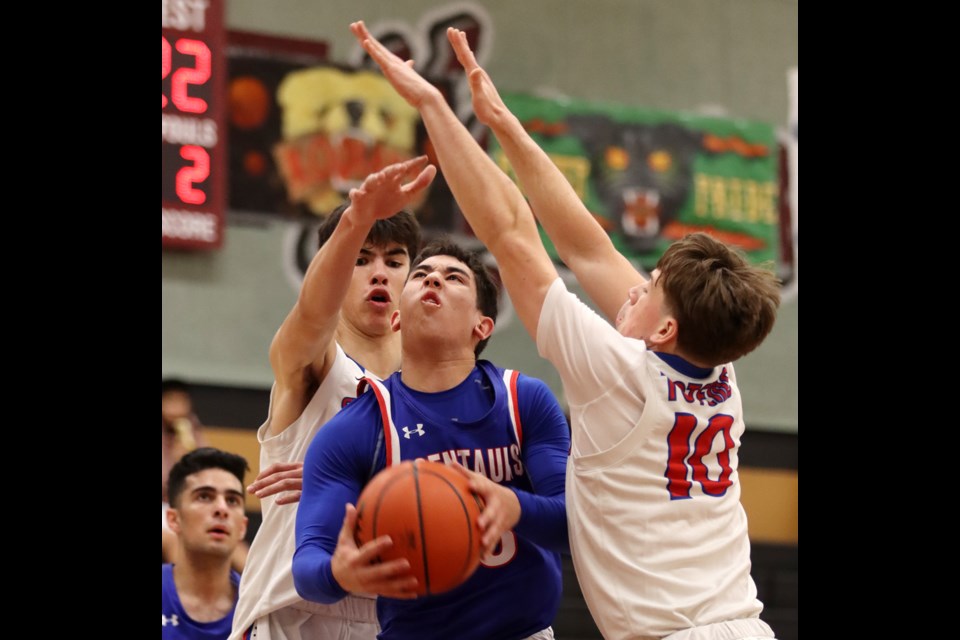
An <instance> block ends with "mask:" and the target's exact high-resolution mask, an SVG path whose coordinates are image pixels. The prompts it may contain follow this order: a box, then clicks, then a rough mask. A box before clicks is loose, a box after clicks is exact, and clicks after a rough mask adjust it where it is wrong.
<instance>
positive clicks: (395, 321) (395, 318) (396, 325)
mask: <svg viewBox="0 0 960 640" xmlns="http://www.w3.org/2000/svg"><path fill="white" fill-rule="evenodd" d="M390 328H391V329H393V330H394V331H395V332H396V331H400V311H399V310H397V311H394V312H393V315H392V316H390Z"/></svg>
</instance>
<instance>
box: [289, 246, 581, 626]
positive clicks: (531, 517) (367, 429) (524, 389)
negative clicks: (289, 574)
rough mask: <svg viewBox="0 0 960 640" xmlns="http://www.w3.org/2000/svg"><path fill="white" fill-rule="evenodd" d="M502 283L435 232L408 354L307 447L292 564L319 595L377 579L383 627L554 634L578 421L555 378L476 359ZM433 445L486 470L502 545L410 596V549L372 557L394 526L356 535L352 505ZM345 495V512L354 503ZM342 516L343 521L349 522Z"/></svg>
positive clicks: (491, 525) (406, 332)
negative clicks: (457, 577)
mask: <svg viewBox="0 0 960 640" xmlns="http://www.w3.org/2000/svg"><path fill="white" fill-rule="evenodd" d="M496 316H497V292H496V286H495V285H494V284H493V282H492V280H491V278H490V274H489V273H488V272H487V270H486V268H485V267H484V266H483V265H482V264H481V263H480V262H479V260H478V258H477V256H476V255H474V254H470V253H467V252H465V251H463V250H462V249H461V248H460V247H458V246H457V245H454V244H451V243H446V244H444V243H434V244H431V245H429V246H427V247H426V248H425V249H424V250H423V251H422V252H421V253H420V255H419V256H418V257H417V259H416V260H415V263H414V267H413V269H412V270H411V271H410V277H409V279H408V281H407V284H406V286H405V287H404V289H403V293H402V294H401V298H400V311H399V312H398V313H395V314H394V319H393V328H394V329H395V330H398V331H399V330H400V328H401V325H402V327H403V331H402V333H401V349H402V361H403V368H402V369H401V371H400V372H398V373H395V374H394V375H393V376H391V377H390V378H388V379H387V380H384V381H383V382H382V383H381V382H378V381H375V380H374V381H371V382H370V385H371V390H370V391H368V392H366V393H364V394H363V395H361V396H360V397H359V398H357V400H356V401H355V402H353V403H352V404H351V405H350V406H348V407H347V408H346V409H344V410H343V411H341V412H340V413H339V414H338V415H337V416H335V417H334V418H332V419H331V420H330V422H328V423H327V424H326V426H324V428H323V429H321V430H320V432H319V433H318V434H317V437H316V438H315V439H314V441H313V444H311V445H310V449H309V451H308V452H307V458H306V461H305V463H304V474H303V475H304V477H303V496H302V499H301V502H300V508H299V512H298V514H297V552H296V554H295V555H294V558H293V575H294V580H295V581H296V585H297V590H298V591H299V592H300V594H301V595H303V596H304V597H305V598H307V599H309V600H315V601H317V602H328V603H329V602H336V601H338V600H339V599H340V598H343V597H344V596H346V595H347V594H348V593H375V594H378V595H380V596H381V597H380V598H379V599H378V601H377V613H378V616H379V620H380V625H381V627H382V633H381V635H380V638H382V639H387V640H389V639H400V640H406V639H410V640H414V639H416V640H424V639H430V638H437V639H444V640H446V639H448V638H461V639H463V638H466V639H469V638H477V639H483V640H486V639H488V638H516V639H520V638H537V639H549V638H552V637H553V631H552V629H551V628H550V624H551V622H552V621H553V618H554V616H555V615H556V612H557V609H558V607H559V604H560V594H561V590H562V584H561V575H560V557H559V552H564V551H566V550H567V549H568V544H567V531H566V511H565V507H564V489H563V485H564V476H565V471H566V461H567V452H568V451H569V445H570V436H569V428H568V426H567V423H566V419H565V418H564V415H563V412H562V411H561V409H560V407H559V405H558V404H557V401H556V399H555V398H554V397H553V395H552V394H551V393H550V391H549V389H548V388H547V386H546V385H545V384H544V383H543V382H541V381H539V380H536V379H534V378H528V377H526V376H521V375H519V374H517V373H516V372H509V371H504V370H503V369H500V368H498V367H496V366H494V365H493V364H491V363H489V362H487V361H484V360H477V357H478V356H479V354H480V351H481V350H482V349H483V347H484V345H485V344H486V342H487V340H488V338H489V337H490V334H491V332H492V331H493V327H494V322H495V320H496ZM414 458H425V459H427V460H436V461H440V462H445V463H459V464H461V465H463V467H465V468H466V469H468V470H469V471H470V472H472V473H475V474H477V475H480V476H483V478H484V480H483V481H482V482H481V481H480V480H479V479H478V480H477V481H476V484H477V487H478V489H477V490H478V493H480V494H481V496H482V497H483V499H484V502H485V507H484V516H485V519H484V521H483V523H484V527H485V530H484V531H483V532H482V535H483V536H484V539H485V540H487V541H488V542H490V541H491V540H493V541H495V542H496V543H497V544H487V548H488V550H490V549H491V548H493V547H495V549H493V553H488V554H486V555H485V556H484V558H483V561H482V563H481V565H480V567H479V568H478V569H477V571H476V573H474V574H473V576H471V577H470V578H469V579H468V580H467V581H466V582H465V583H464V584H462V585H460V586H459V587H457V588H456V589H454V590H452V591H449V592H447V593H444V594H440V595H432V596H426V597H423V598H418V599H410V598H412V597H413V595H414V589H415V587H416V584H417V579H416V578H414V577H412V576H411V574H410V568H409V564H408V563H407V561H406V560H395V561H390V562H383V563H380V562H376V563H372V562H373V561H374V560H375V559H376V558H377V556H378V555H379V553H380V551H381V550H382V549H385V548H386V547H388V546H389V545H390V544H391V540H390V537H389V536H383V537H381V538H378V539H377V540H373V541H370V542H368V543H366V544H365V545H363V547H361V548H359V549H358V548H357V545H356V543H355V542H354V537H353V532H354V526H355V523H356V511H355V509H354V507H353V506H352V504H353V503H355V502H356V500H357V497H358V496H359V495H360V493H361V491H362V490H363V488H364V486H365V485H366V484H367V482H368V481H369V480H370V478H371V477H373V476H374V475H375V474H376V473H377V472H378V471H380V470H381V469H383V468H385V467H387V466H390V465H394V464H397V463H398V462H400V461H401V460H409V459H414ZM344 505H347V507H346V514H344ZM341 525H342V526H341Z"/></svg>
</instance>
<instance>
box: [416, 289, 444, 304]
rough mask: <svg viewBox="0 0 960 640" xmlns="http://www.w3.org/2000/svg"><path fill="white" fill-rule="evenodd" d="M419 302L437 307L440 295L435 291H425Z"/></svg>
mask: <svg viewBox="0 0 960 640" xmlns="http://www.w3.org/2000/svg"><path fill="white" fill-rule="evenodd" d="M420 302H421V303H422V304H430V305H433V306H436V307H439V306H440V296H438V295H437V294H436V293H435V292H433V291H427V292H426V293H425V294H423V297H422V298H420Z"/></svg>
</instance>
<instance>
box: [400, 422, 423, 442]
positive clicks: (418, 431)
mask: <svg viewBox="0 0 960 640" xmlns="http://www.w3.org/2000/svg"><path fill="white" fill-rule="evenodd" d="M413 433H415V434H417V435H418V436H421V437H422V436H423V435H424V431H423V425H422V424H417V428H416V429H411V428H410V427H404V428H403V437H404V438H406V439H407V440H409V439H410V434H413Z"/></svg>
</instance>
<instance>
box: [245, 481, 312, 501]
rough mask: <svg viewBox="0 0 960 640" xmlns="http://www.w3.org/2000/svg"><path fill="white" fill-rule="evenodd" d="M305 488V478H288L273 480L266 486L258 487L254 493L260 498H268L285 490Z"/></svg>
mask: <svg viewBox="0 0 960 640" xmlns="http://www.w3.org/2000/svg"><path fill="white" fill-rule="evenodd" d="M302 488H303V478H300V477H296V478H287V479H286V480H278V481H277V482H273V483H271V484H269V485H267V486H265V487H262V488H260V489H258V490H257V491H254V492H253V495H255V496H257V497H258V498H266V497H268V496H272V495H276V494H278V493H281V492H283V491H294V490H300V489H302Z"/></svg>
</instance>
